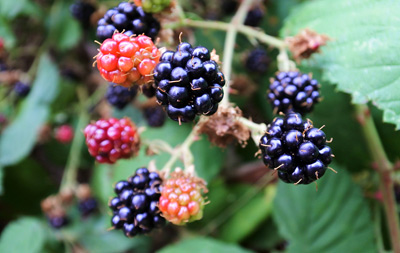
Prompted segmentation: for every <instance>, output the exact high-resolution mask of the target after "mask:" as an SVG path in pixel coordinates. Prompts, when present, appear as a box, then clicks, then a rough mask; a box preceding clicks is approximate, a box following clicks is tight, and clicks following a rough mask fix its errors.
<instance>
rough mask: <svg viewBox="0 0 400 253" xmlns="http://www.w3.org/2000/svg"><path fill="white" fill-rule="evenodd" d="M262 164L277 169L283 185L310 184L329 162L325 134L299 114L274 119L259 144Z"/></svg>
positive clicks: (330, 157)
mask: <svg viewBox="0 0 400 253" xmlns="http://www.w3.org/2000/svg"><path fill="white" fill-rule="evenodd" d="M259 147H260V149H261V151H262V155H263V161H264V164H265V165H266V166H267V167H268V168H270V169H274V170H278V175H279V178H280V179H281V180H283V181H284V182H286V183H296V184H309V183H311V182H313V181H315V180H317V179H320V178H321V177H322V176H323V175H324V174H325V171H326V169H327V166H328V164H329V163H331V161H332V150H331V148H330V147H329V146H327V145H326V136H325V133H324V132H323V131H322V130H321V129H318V128H314V127H313V125H312V123H311V121H309V120H307V121H303V120H302V118H301V115H300V114H298V113H290V114H287V115H286V116H285V118H283V119H282V118H275V119H274V121H273V122H272V123H271V124H270V125H268V128H267V132H266V134H265V135H264V136H263V137H261V139H260V145H259Z"/></svg>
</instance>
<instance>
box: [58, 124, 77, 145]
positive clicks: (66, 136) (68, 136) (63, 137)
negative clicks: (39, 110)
mask: <svg viewBox="0 0 400 253" xmlns="http://www.w3.org/2000/svg"><path fill="white" fill-rule="evenodd" d="M54 137H55V138H56V140H57V141H58V142H61V143H70V142H71V141H72V139H73V138H74V128H72V127H71V126H70V125H62V126H59V127H57V128H56V129H55V132H54Z"/></svg>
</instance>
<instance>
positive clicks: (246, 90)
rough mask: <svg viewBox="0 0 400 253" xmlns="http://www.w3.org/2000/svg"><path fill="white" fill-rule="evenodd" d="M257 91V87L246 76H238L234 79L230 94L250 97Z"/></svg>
mask: <svg viewBox="0 0 400 253" xmlns="http://www.w3.org/2000/svg"><path fill="white" fill-rule="evenodd" d="M256 90H257V85H256V84H255V83H254V82H253V81H252V80H251V79H250V78H248V77H247V76H246V75H236V76H235V77H234V78H233V79H232V83H231V86H230V91H229V92H230V93H231V94H234V95H240V96H244V97H249V96H251V94H253V93H254V92H255V91H256Z"/></svg>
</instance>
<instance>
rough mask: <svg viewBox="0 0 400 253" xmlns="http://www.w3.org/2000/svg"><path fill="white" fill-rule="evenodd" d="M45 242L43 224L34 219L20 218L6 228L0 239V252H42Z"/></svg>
mask: <svg viewBox="0 0 400 253" xmlns="http://www.w3.org/2000/svg"><path fill="white" fill-rule="evenodd" d="M45 240H46V230H45V228H44V227H43V224H42V223H41V222H40V221H39V220H37V219H34V218H28V217H24V218H20V219H18V220H16V221H14V222H12V223H11V224H9V225H8V226H7V228H6V229H5V230H4V231H3V233H2V235H1V238H0V252H7V253H14V252H15V253H36V252H42V248H43V246H44V243H45Z"/></svg>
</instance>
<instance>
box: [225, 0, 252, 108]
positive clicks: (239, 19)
mask: <svg viewBox="0 0 400 253" xmlns="http://www.w3.org/2000/svg"><path fill="white" fill-rule="evenodd" d="M252 3H253V0H244V1H243V2H242V3H241V4H240V6H239V9H238V11H237V12H236V14H235V15H234V16H233V18H232V20H231V22H230V23H229V27H228V30H227V33H226V37H225V44H224V58H223V59H224V60H223V62H222V72H223V73H224V75H225V80H227V82H226V85H225V86H224V88H223V89H224V98H223V99H222V101H221V105H224V104H225V105H228V104H229V86H230V80H231V70H232V60H233V52H234V49H235V41H236V35H237V27H238V26H239V25H242V24H243V22H244V20H245V18H246V14H247V12H248V11H249V9H250V7H251V4H252Z"/></svg>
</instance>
